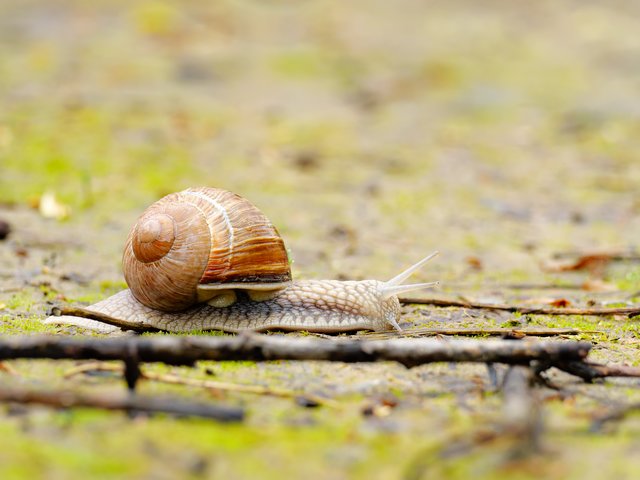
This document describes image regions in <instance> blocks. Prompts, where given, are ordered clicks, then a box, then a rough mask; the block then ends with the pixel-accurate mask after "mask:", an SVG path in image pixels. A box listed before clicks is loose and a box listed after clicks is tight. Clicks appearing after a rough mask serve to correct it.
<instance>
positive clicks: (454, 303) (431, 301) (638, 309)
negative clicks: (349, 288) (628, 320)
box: [400, 298, 640, 317]
mask: <svg viewBox="0 0 640 480" xmlns="http://www.w3.org/2000/svg"><path fill="white" fill-rule="evenodd" d="M400 302H401V303H404V304H418V305H434V306H437V307H461V308H480V309H485V310H502V311H506V312H513V313H522V314H531V315H596V316H602V315H627V316H628V317H635V316H637V315H640V306H634V307H617V308H603V307H596V308H571V307H567V308H554V307H527V306H524V305H507V304H505V303H482V302H471V301H461V300H443V299H439V298H401V299H400Z"/></svg>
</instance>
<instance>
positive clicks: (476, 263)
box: [465, 256, 483, 270]
mask: <svg viewBox="0 0 640 480" xmlns="http://www.w3.org/2000/svg"><path fill="white" fill-rule="evenodd" d="M465 262H467V265H468V266H469V267H471V268H472V269H473V270H482V268H483V265H482V260H480V258H479V257H473V256H472V257H467V258H465Z"/></svg>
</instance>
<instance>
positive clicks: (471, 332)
mask: <svg viewBox="0 0 640 480" xmlns="http://www.w3.org/2000/svg"><path fill="white" fill-rule="evenodd" d="M583 333H602V332H600V331H597V330H580V329H577V328H416V329H411V330H403V331H402V332H397V331H390V332H374V333H363V334H360V335H358V336H356V338H365V339H370V338H397V337H422V336H433V335H458V336H483V335H486V336H501V337H508V338H523V337H526V336H529V337H554V336H561V335H579V334H583Z"/></svg>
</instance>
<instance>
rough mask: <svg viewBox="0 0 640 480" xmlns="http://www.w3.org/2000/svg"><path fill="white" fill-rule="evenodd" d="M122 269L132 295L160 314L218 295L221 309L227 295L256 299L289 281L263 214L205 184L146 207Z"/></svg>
mask: <svg viewBox="0 0 640 480" xmlns="http://www.w3.org/2000/svg"><path fill="white" fill-rule="evenodd" d="M122 264H123V271H124V277H125V280H126V282H127V284H128V285H129V288H130V289H131V292H132V294H133V296H134V297H135V298H136V299H137V300H138V301H139V302H140V303H142V304H143V305H146V306H148V307H151V308H154V309H158V310H162V311H166V312H176V311H180V310H184V309H186V308H189V307H190V306H193V305H195V304H196V303H198V302H204V301H211V299H212V298H214V297H216V296H218V295H223V297H224V298H225V300H224V301H223V302H222V303H221V304H220V305H219V306H227V305H229V304H230V302H231V303H232V302H233V300H234V299H235V294H234V293H233V291H235V290H246V291H248V292H249V293H250V294H252V298H254V299H259V298H260V294H259V292H273V291H278V290H281V289H283V288H285V287H287V286H288V285H289V284H290V282H291V269H290V267H289V259H288V256H287V251H286V249H285V246H284V242H283V241H282V238H281V237H280V235H279V233H278V231H277V230H276V228H275V227H274V226H273V225H272V224H271V222H270V221H269V220H268V219H267V217H266V216H265V215H264V214H263V213H262V212H261V211H260V210H258V209H257V208H256V207H255V206H254V205H253V204H251V203H250V202H249V201H248V200H246V199H244V198H242V197H240V196H239V195H236V194H235V193H232V192H228V191H226V190H221V189H216V188H208V187H202V188H189V189H187V190H184V191H182V192H178V193H172V194H170V195H167V196H166V197H164V198H162V199H160V200H159V201H157V202H156V203H154V204H153V205H151V206H150V207H149V208H147V210H145V212H144V213H143V214H142V215H141V216H140V218H139V219H138V221H137V223H136V224H135V225H134V226H133V228H132V229H131V232H130V233H129V237H128V239H127V242H126V244H125V248H124V254H123V258H122ZM228 292H231V293H232V296H231V297H229V296H228V295H226V294H228ZM225 295H226V296H225ZM264 298H265V299H266V298H268V295H264Z"/></svg>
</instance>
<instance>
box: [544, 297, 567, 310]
mask: <svg viewBox="0 0 640 480" xmlns="http://www.w3.org/2000/svg"><path fill="white" fill-rule="evenodd" d="M549 305H551V306H552V307H557V308H566V307H569V306H571V302H570V301H569V300H567V299H566V298H557V299H555V300H552V301H551V302H549Z"/></svg>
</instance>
